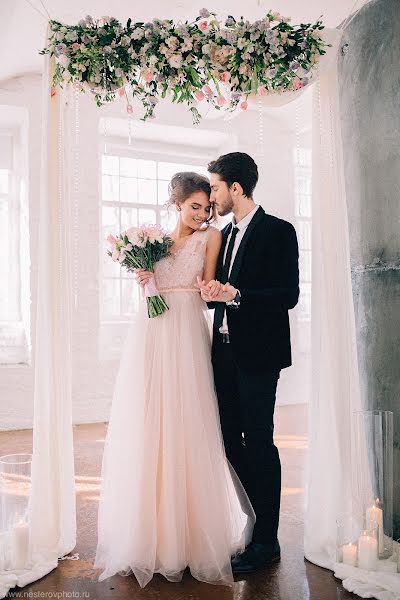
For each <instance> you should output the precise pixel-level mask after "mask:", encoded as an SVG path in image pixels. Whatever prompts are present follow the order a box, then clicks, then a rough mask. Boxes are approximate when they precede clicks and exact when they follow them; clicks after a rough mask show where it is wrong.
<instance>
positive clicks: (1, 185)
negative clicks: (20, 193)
mask: <svg viewBox="0 0 400 600" xmlns="http://www.w3.org/2000/svg"><path fill="white" fill-rule="evenodd" d="M0 194H8V169H0Z"/></svg>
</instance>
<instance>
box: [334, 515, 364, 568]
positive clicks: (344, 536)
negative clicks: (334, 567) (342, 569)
mask: <svg viewBox="0 0 400 600" xmlns="http://www.w3.org/2000/svg"><path fill="white" fill-rule="evenodd" d="M360 521H361V519H360V517H358V518H357V516H355V515H350V514H348V515H345V516H343V517H342V518H341V519H339V520H338V521H336V532H337V542H336V562H338V563H344V564H346V565H350V566H351V567H356V566H357V562H358V538H359V537H360V535H361V531H362V522H360Z"/></svg>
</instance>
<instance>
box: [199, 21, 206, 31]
mask: <svg viewBox="0 0 400 600" xmlns="http://www.w3.org/2000/svg"><path fill="white" fill-rule="evenodd" d="M207 27H208V22H207V21H202V22H201V23H200V25H199V29H200V30H201V31H205V30H206V29H207Z"/></svg>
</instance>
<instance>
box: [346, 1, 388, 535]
mask: <svg viewBox="0 0 400 600" xmlns="http://www.w3.org/2000/svg"><path fill="white" fill-rule="evenodd" d="M346 43H347V44H348V48H347V52H345V53H342V52H341V53H340V55H339V86H340V103H341V122H342V129H343V132H342V134H343V148H344V163H345V179H346V192H347V202H348V210H349V225H350V246H351V261H352V282H353V294H354V303H355V312H356V325H357V342H358V351H359V365H360V377H361V386H362V394H363V398H364V405H365V408H366V409H375V408H376V409H382V410H391V411H393V413H394V430H395V442H394V535H395V539H396V538H399V537H400V408H399V407H400V67H399V65H400V2H399V0H375V1H372V2H370V3H369V4H367V5H365V6H364V8H363V9H362V10H361V11H360V12H359V13H358V14H357V15H356V16H355V17H354V19H353V20H352V22H351V23H350V25H349V26H348V28H347V30H346V32H345V35H344V39H343V42H342V44H346Z"/></svg>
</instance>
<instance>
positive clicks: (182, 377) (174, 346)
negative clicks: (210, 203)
mask: <svg viewBox="0 0 400 600" xmlns="http://www.w3.org/2000/svg"><path fill="white" fill-rule="evenodd" d="M208 233H209V230H206V231H203V230H200V231H196V232H194V233H193V234H192V235H191V236H190V238H188V240H187V241H186V242H185V244H184V246H183V247H182V248H181V249H179V250H178V251H177V252H176V253H175V254H173V255H172V256H170V257H166V258H164V259H162V260H161V261H159V262H158V263H157V264H156V267H155V279H156V283H157V286H158V289H159V290H160V293H162V295H163V297H164V298H165V300H166V302H167V304H168V305H169V310H168V311H166V312H165V313H164V314H163V315H161V316H159V317H155V318H153V319H149V318H148V316H147V310H146V302H145V300H144V299H143V301H142V307H141V310H140V313H139V315H138V316H137V318H136V320H135V321H134V323H133V324H132V325H131V326H130V329H129V332H128V333H127V338H126V341H125V346H124V348H123V352H122V358H121V362H120V367H119V372H118V376H117V380H116V385H115V391H114V396H113V401H112V406H111V414H110V420H109V425H108V430H107V436H106V440H105V447H104V455H103V464H102V485H101V493H100V503H99V513H98V544H97V551H96V557H95V562H94V567H96V568H101V569H103V571H102V573H101V575H100V577H99V581H102V580H104V579H106V578H108V577H110V576H112V575H114V574H115V573H119V574H120V575H130V574H131V573H133V574H134V575H135V577H136V579H137V580H138V582H139V584H140V586H141V587H144V586H145V585H146V584H147V583H148V582H149V581H150V580H151V578H152V577H153V574H154V573H161V574H162V575H164V576H165V577H166V578H167V579H169V580H170V581H180V580H181V578H182V574H183V571H184V570H185V568H186V567H189V568H190V571H191V573H192V575H193V576H194V577H196V578H197V579H199V580H200V581H205V582H209V583H215V584H228V585H229V584H231V583H232V582H233V577H232V570H231V565H230V559H231V555H234V554H235V553H236V552H238V551H242V550H243V549H244V547H245V545H246V544H247V543H248V542H249V541H250V539H251V534H252V529H253V526H254V521H255V517H254V511H253V509H252V507H251V505H250V502H249V500H248V498H247V495H246V493H245V491H244V489H243V487H242V485H241V484H240V482H239V480H238V478H237V476H236V474H235V472H234V471H233V469H232V467H231V466H230V464H229V463H228V461H227V459H226V456H225V451H224V446H223V440H222V435H221V429H220V424H219V415H218V404H217V399H216V395H215V390H214V381H213V371H212V366H211V339H210V330H209V324H208V314H207V305H206V304H205V302H204V301H203V300H202V299H201V297H200V294H199V292H198V290H196V288H194V283H195V282H196V277H197V276H198V275H199V276H202V274H203V267H204V260H205V250H206V243H207V238H208Z"/></svg>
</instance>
